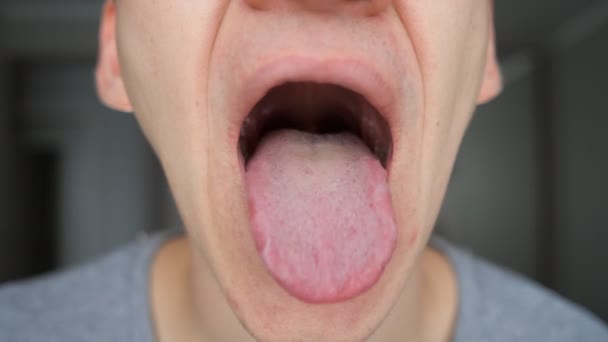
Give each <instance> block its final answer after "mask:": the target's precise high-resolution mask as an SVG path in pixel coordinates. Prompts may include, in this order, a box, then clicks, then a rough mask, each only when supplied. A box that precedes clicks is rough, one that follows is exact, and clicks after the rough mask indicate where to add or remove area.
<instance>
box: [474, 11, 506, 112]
mask: <svg viewBox="0 0 608 342" xmlns="http://www.w3.org/2000/svg"><path fill="white" fill-rule="evenodd" d="M492 7H493V6H490V23H489V25H488V26H489V27H488V30H490V32H489V34H488V40H489V41H488V52H487V54H486V67H485V70H484V75H483V82H482V84H481V89H480V91H479V97H478V98H477V103H478V104H484V103H486V102H489V101H491V100H493V99H494V98H495V97H496V96H498V94H500V92H501V91H502V86H503V84H502V75H501V73H500V66H499V65H498V58H497V57H496V32H495V31H494V13H493V8H492Z"/></svg>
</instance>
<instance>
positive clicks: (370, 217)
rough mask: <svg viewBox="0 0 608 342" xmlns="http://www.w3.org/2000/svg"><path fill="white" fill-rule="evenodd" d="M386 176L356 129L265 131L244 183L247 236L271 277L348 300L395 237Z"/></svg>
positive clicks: (312, 293) (306, 294)
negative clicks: (350, 131) (319, 132)
mask: <svg viewBox="0 0 608 342" xmlns="http://www.w3.org/2000/svg"><path fill="white" fill-rule="evenodd" d="M386 178H387V175H386V171H385V169H384V168H383V167H382V165H381V164H380V163H379V162H378V160H377V159H376V158H375V156H374V155H373V154H372V153H371V152H370V150H369V149H368V148H367V146H365V144H363V142H362V141H361V140H360V139H359V138H357V137H355V136H354V135H351V134H347V133H343V134H333V135H316V134H310V133H304V132H301V131H293V130H282V131H277V132H274V133H272V134H270V135H269V136H267V137H266V138H265V139H264V140H263V141H262V142H261V143H260V144H259V146H258V149H257V151H256V153H255V154H254V156H253V158H252V159H251V160H250V161H249V163H248V166H247V175H246V182H247V192H248V195H249V212H250V222H251V228H252V230H253V236H254V239H255V242H256V246H257V249H258V251H259V253H260V254H261V256H262V259H263V260H264V263H265V264H266V267H267V269H268V270H269V272H270V273H271V274H272V276H273V277H274V279H275V280H276V281H277V282H278V283H279V284H281V286H283V288H284V289H285V290H287V291H288V292H289V293H290V294H291V295H293V296H295V297H297V298H299V299H301V300H303V301H305V302H311V303H326V302H337V301H342V300H347V299H350V298H352V297H355V296H356V295H358V294H360V293H362V292H363V291H365V290H367V289H369V288H370V287H371V286H372V285H374V284H375V283H376V281H377V280H378V278H379V277H380V275H381V273H382V271H383V269H384V266H385V265H386V263H387V262H388V261H389V259H390V257H391V255H392V252H393V249H394V246H395V240H396V226H395V221H394V217H393V209H392V205H391V199H390V194H389V189H388V184H387V179H386Z"/></svg>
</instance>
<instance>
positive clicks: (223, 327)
mask: <svg viewBox="0 0 608 342" xmlns="http://www.w3.org/2000/svg"><path fill="white" fill-rule="evenodd" d="M456 299H457V294H456V286H455V277H454V275H453V273H452V271H451V268H450V266H449V263H448V262H447V260H446V259H445V258H444V257H443V256H441V255H440V254H439V253H437V252H434V251H431V250H427V251H425V252H423V253H422V255H421V257H420V258H419V262H418V264H417V267H415V268H414V269H413V272H412V275H411V277H410V279H409V281H408V283H407V286H406V288H405V289H404V291H403V292H402V293H401V295H400V297H399V299H398V301H397V302H396V303H395V306H394V307H393V309H392V310H391V312H390V313H389V314H388V315H387V317H386V319H385V320H384V321H383V323H382V324H381V325H380V326H379V327H378V329H377V330H376V331H375V332H374V333H373V334H372V336H371V337H370V338H369V339H368V342H376V341H378V342H379V341H394V340H400V341H447V340H449V338H450V335H451V330H452V325H453V322H454V317H455V312H456ZM151 300H152V310H153V318H154V321H155V322H156V333H157V339H158V341H159V342H165V341H243V342H245V341H254V338H253V337H252V336H251V335H250V334H249V333H248V332H247V330H245V328H244V327H243V326H242V324H241V323H240V321H239V320H238V318H237V317H236V315H235V314H234V313H233V311H232V309H231V308H230V305H229V303H228V302H227V300H226V299H225V296H224V294H223V292H222V290H221V288H220V287H219V285H218V283H217V281H216V280H215V278H214V276H213V275H212V274H211V271H210V269H209V267H208V264H207V263H206V262H205V261H204V257H203V256H202V255H198V254H196V252H193V250H192V248H191V247H190V245H189V244H188V242H187V240H186V239H185V238H180V239H176V240H173V241H171V242H169V243H167V244H166V245H165V246H163V248H161V250H160V251H159V253H158V254H157V257H156V259H155V261H154V264H153V269H152V278H151Z"/></svg>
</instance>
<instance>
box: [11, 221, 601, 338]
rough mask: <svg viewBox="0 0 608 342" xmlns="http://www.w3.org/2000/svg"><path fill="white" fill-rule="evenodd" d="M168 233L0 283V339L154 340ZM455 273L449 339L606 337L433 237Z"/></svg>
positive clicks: (597, 325)
mask: <svg viewBox="0 0 608 342" xmlns="http://www.w3.org/2000/svg"><path fill="white" fill-rule="evenodd" d="M172 235H175V233H170V234H167V233H165V234H160V235H156V236H151V237H144V238H141V239H139V240H138V241H136V242H134V243H133V244H131V245H129V246H127V247H125V248H123V249H121V250H118V251H116V252H114V253H113V254H110V255H109V256H107V257H105V258H103V259H100V260H98V261H95V262H93V263H89V264H87V265H83V266H81V267H78V268H75V269H72V270H69V271H64V272H61V273H57V274H52V275H48V276H45V277H41V278H37V279H32V280H29V281H25V282H19V283H15V284H8V285H5V286H3V287H2V288H0V341H7V342H8V341H10V342H26V341H27V342H30V341H36V342H39V341H45V342H81V341H86V342H102V341H103V342H106V341H131V342H144V341H153V340H154V329H153V323H152V320H151V313H150V305H149V297H150V296H149V286H148V280H149V277H150V265H151V261H152V258H153V256H154V255H155V252H156V251H157V250H158V249H159V247H160V245H161V244H162V243H163V242H164V241H166V240H167V239H169V238H170V236H172ZM432 245H433V246H434V247H435V248H437V249H438V250H440V251H441V252H442V253H443V254H444V255H446V256H447V257H448V258H449V259H450V261H451V263H452V264H453V266H454V268H455V270H456V273H457V275H458V285H459V296H460V298H459V303H460V305H459V309H458V318H457V326H456V330H455V335H454V341H456V342H503V341H504V342H516V341H534V342H539V341H540V342H542V341H560V342H561V341H563V342H574V341H575V342H587V341H588V342H602V341H608V329H607V327H606V325H605V324H604V323H602V322H601V321H600V320H599V319H597V318H595V317H593V316H592V315H591V314H590V313H589V312H587V311H585V310H584V309H582V308H580V307H578V306H576V305H574V304H571V303H569V302H567V301H565V300H563V299H561V298H559V297H558V296H557V295H555V294H553V293H552V292H549V291H547V290H545V289H542V288H540V287H538V286H536V285H533V284H532V283H530V282H528V281H527V280H524V279H523V278H521V277H519V276H517V275H515V274H512V273H510V272H507V271H505V270H502V269H500V268H498V267H496V266H493V265H490V264H489V263H486V262H484V261H482V260H480V259H478V258H476V257H475V256H473V255H472V254H471V253H469V252H467V251H463V250H461V249H459V248H457V247H455V246H453V245H451V244H450V243H448V242H446V241H444V240H441V239H434V240H433V241H432Z"/></svg>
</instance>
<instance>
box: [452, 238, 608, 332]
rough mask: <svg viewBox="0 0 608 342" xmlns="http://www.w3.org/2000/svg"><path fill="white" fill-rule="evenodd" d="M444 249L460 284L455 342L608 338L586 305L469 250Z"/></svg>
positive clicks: (602, 326) (603, 328)
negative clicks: (458, 336) (484, 259)
mask: <svg viewBox="0 0 608 342" xmlns="http://www.w3.org/2000/svg"><path fill="white" fill-rule="evenodd" d="M442 244H443V243H442ZM442 249H443V248H442ZM448 249H449V250H450V251H449V252H448V253H447V254H449V255H448V257H449V259H451V261H452V263H453V266H454V269H455V271H456V273H457V275H458V278H459V280H458V283H459V287H460V290H459V292H460V298H461V303H460V309H459V316H460V317H459V318H458V325H459V327H458V328H457V333H459V334H461V335H462V336H465V335H466V336H467V338H466V339H459V340H468V341H496V342H499V341H505V342H506V341H558V342H560V341H564V342H566V341H577V342H586V341H589V342H595V341H608V328H607V327H606V325H605V324H604V323H602V322H601V321H600V320H599V319H598V318H597V317H595V316H593V315H592V314H591V313H590V312H589V311H587V310H586V309H584V308H582V307H580V306H578V305H576V304H574V303H571V302H569V301H567V300H566V299H564V298H562V297H560V296H559V295H557V294H556V293H554V292H552V291H550V290H548V289H545V288H543V287H541V286H539V285H537V284H534V283H533V282H531V281H530V280H527V279H525V278H524V277H523V276H520V275H518V274H515V273H513V272H510V271H508V270H505V269H503V268H501V267H498V266H496V265H493V264H491V263H489V262H486V261H483V260H481V259H479V258H477V257H476V256H474V255H472V254H471V253H469V252H466V251H463V250H460V249H458V248H455V247H448ZM458 329H460V330H462V331H458Z"/></svg>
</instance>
